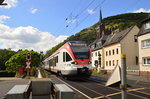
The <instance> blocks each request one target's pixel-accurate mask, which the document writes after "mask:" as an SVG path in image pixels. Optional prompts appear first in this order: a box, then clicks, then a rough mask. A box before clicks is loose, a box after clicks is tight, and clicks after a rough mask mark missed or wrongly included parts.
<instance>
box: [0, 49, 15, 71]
mask: <svg viewBox="0 0 150 99" xmlns="http://www.w3.org/2000/svg"><path fill="white" fill-rule="evenodd" d="M15 53H16V52H15V51H12V50H11V49H0V70H5V69H6V66H5V62H6V61H7V60H9V58H10V57H11V56H12V55H14V54H15Z"/></svg>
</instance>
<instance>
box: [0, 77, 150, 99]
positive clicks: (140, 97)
mask: <svg viewBox="0 0 150 99" xmlns="http://www.w3.org/2000/svg"><path fill="white" fill-rule="evenodd" d="M51 80H52V82H53V83H65V84H66V85H68V86H69V87H71V88H72V89H73V90H74V92H75V99H121V92H120V89H119V87H105V83H106V80H107V79H106V78H104V77H101V76H99V77H97V76H91V77H90V78H89V79H85V78H84V79H83V78H81V79H71V80H65V79H62V78H60V77H57V76H55V75H51ZM28 81H29V80H23V79H16V78H7V79H0V99H2V98H3V97H4V95H5V94H6V93H7V92H8V91H9V90H10V89H11V88H12V87H13V86H14V85H17V84H27V83H28ZM128 84H129V85H131V87H130V88H128V95H127V97H128V98H127V99H150V83H149V82H141V81H135V80H128Z"/></svg>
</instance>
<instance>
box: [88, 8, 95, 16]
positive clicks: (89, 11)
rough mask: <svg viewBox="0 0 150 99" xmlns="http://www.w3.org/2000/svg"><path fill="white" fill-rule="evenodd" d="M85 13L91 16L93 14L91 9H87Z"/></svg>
mask: <svg viewBox="0 0 150 99" xmlns="http://www.w3.org/2000/svg"><path fill="white" fill-rule="evenodd" d="M87 12H88V14H91V15H92V14H94V13H95V11H94V10H92V9H87Z"/></svg>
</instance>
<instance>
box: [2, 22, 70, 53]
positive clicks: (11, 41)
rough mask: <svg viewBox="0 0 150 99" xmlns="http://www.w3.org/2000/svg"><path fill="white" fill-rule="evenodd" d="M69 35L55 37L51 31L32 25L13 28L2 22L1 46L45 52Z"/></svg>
mask: <svg viewBox="0 0 150 99" xmlns="http://www.w3.org/2000/svg"><path fill="white" fill-rule="evenodd" d="M67 37H68V36H64V35H60V36H58V37H55V36H54V35H52V34H51V33H49V32H42V31H40V30H39V29H37V28H35V27H32V26H27V27H22V26H21V27H17V28H11V27H9V26H6V25H4V24H0V43H1V45H0V48H11V49H13V50H15V51H17V50H19V49H28V50H32V49H33V50H35V51H38V52H40V51H44V52H45V51H47V50H49V49H51V48H52V47H53V46H55V45H57V44H59V43H60V42H62V41H64V40H65V39H66V38H67Z"/></svg>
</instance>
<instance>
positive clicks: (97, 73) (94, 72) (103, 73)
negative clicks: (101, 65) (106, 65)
mask: <svg viewBox="0 0 150 99" xmlns="http://www.w3.org/2000/svg"><path fill="white" fill-rule="evenodd" d="M92 74H93V75H106V74H107V72H106V71H101V72H97V71H96V70H93V72H92Z"/></svg>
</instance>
